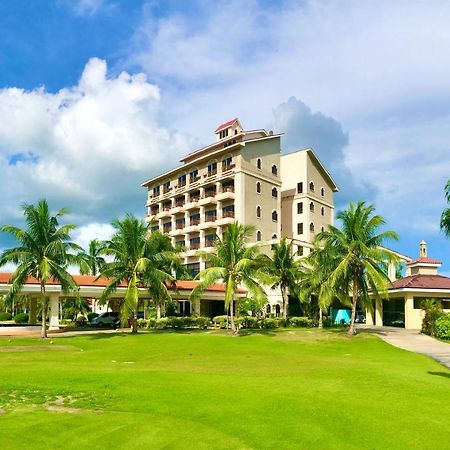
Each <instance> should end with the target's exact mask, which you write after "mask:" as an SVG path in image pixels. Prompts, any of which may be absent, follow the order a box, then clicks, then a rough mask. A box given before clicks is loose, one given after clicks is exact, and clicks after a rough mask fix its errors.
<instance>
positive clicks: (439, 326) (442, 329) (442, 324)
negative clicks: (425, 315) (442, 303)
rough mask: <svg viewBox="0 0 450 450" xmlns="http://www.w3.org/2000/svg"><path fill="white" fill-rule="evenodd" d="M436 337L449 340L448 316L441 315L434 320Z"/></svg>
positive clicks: (449, 323)
mask: <svg viewBox="0 0 450 450" xmlns="http://www.w3.org/2000/svg"><path fill="white" fill-rule="evenodd" d="M436 337H437V338H439V339H445V340H450V314H443V315H442V316H441V317H439V318H438V319H436Z"/></svg>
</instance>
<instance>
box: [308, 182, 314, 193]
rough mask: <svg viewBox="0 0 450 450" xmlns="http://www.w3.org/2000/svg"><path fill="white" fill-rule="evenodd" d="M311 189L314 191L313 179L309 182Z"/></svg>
mask: <svg viewBox="0 0 450 450" xmlns="http://www.w3.org/2000/svg"><path fill="white" fill-rule="evenodd" d="M309 190H310V191H312V192H314V183H313V182H312V181H311V183H309Z"/></svg>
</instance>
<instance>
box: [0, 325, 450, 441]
mask: <svg viewBox="0 0 450 450" xmlns="http://www.w3.org/2000/svg"><path fill="white" fill-rule="evenodd" d="M0 361H1V364H0V429H1V430H2V432H1V435H2V437H1V447H2V449H10V448H11V449H13V448H14V449H17V448H27V449H29V448H33V449H34V448H50V449H53V448H109V449H115V448H121V449H122V448H133V449H137V448H167V449H169V448H183V449H191V448H195V449H212V448H223V449H228V448H239V449H247V448H248V449H250V448H254V449H261V448H277V449H279V448H293V449H294V448H295V449H298V448H307V449H319V448H320V449H324V448H332V449H337V448H345V449H388V448H401V449H408V448H418V449H419V448H420V449H437V448H448V445H449V442H450V426H449V416H448V412H449V405H450V371H448V370H447V369H445V368H444V367H442V366H440V365H439V364H438V363H436V362H434V361H432V360H430V359H428V358H426V357H424V356H420V355H416V354H413V353H409V352H406V351H403V350H399V349H396V348H394V347H391V346H389V345H388V344H386V343H384V342H382V341H381V340H379V339H378V338H377V337H375V336H371V335H359V336H357V337H355V338H350V339H349V338H347V337H346V336H345V335H343V334H341V333H337V332H327V331H323V332H321V331H319V330H297V331H281V332H276V333H266V334H264V333H254V334H249V335H246V336H241V337H230V336H226V335H224V334H223V333H220V332H193V333H181V332H180V333H170V332H167V333H163V332H161V333H148V334H144V333H143V334H139V335H137V336H131V335H125V334H123V335H121V334H119V335H115V334H113V335H110V334H108V335H105V334H103V335H96V336H77V337H58V338H53V344H50V343H49V342H45V343H43V342H42V341H41V340H38V339H35V340H32V339H12V340H11V342H9V340H8V339H5V338H3V339H0Z"/></svg>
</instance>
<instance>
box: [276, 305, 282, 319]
mask: <svg viewBox="0 0 450 450" xmlns="http://www.w3.org/2000/svg"><path fill="white" fill-rule="evenodd" d="M280 313H281V308H280V305H275V315H276V316H277V317H279V316H280Z"/></svg>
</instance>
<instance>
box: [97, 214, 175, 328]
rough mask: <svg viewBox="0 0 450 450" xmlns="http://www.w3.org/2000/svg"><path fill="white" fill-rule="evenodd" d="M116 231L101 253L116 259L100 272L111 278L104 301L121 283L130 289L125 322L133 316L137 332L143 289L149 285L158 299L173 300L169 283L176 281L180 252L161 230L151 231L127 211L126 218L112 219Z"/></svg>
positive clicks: (123, 311)
mask: <svg viewBox="0 0 450 450" xmlns="http://www.w3.org/2000/svg"><path fill="white" fill-rule="evenodd" d="M112 226H113V227H114V229H115V233H114V235H113V236H112V238H111V239H110V240H108V241H105V246H104V248H103V250H102V253H104V254H106V255H111V256H112V257H113V261H111V262H107V263H105V264H104V265H103V267H102V268H101V275H102V276H105V277H108V278H111V281H110V282H109V283H108V285H107V286H106V288H105V289H104V291H103V293H102V297H101V301H103V302H106V301H107V300H108V299H109V297H110V296H111V294H112V293H114V292H115V291H116V290H117V288H118V287H119V285H120V284H121V283H122V282H126V283H127V291H126V294H125V298H124V301H123V302H122V304H121V308H120V313H121V314H120V316H121V322H122V324H123V325H124V324H126V323H127V321H128V320H129V319H130V318H131V324H132V333H136V332H137V323H136V317H137V310H138V306H139V293H140V290H142V289H144V288H147V289H148V290H149V292H150V294H151V295H152V296H154V297H156V296H157V297H158V299H157V301H158V300H159V299H160V298H162V299H164V300H165V299H170V292H169V289H168V287H167V286H168V282H171V281H173V280H174V277H173V275H172V273H171V272H172V269H173V268H174V267H176V266H177V264H178V263H179V258H178V254H177V251H176V250H175V249H174V248H173V247H172V245H171V244H170V240H169V238H168V237H167V236H162V235H161V234H160V233H159V232H156V233H151V234H150V235H149V234H148V227H147V226H146V225H145V224H144V222H143V221H141V220H139V219H137V218H136V217H134V216H133V215H131V214H128V215H127V216H126V217H125V218H124V219H123V220H115V221H113V222H112Z"/></svg>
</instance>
